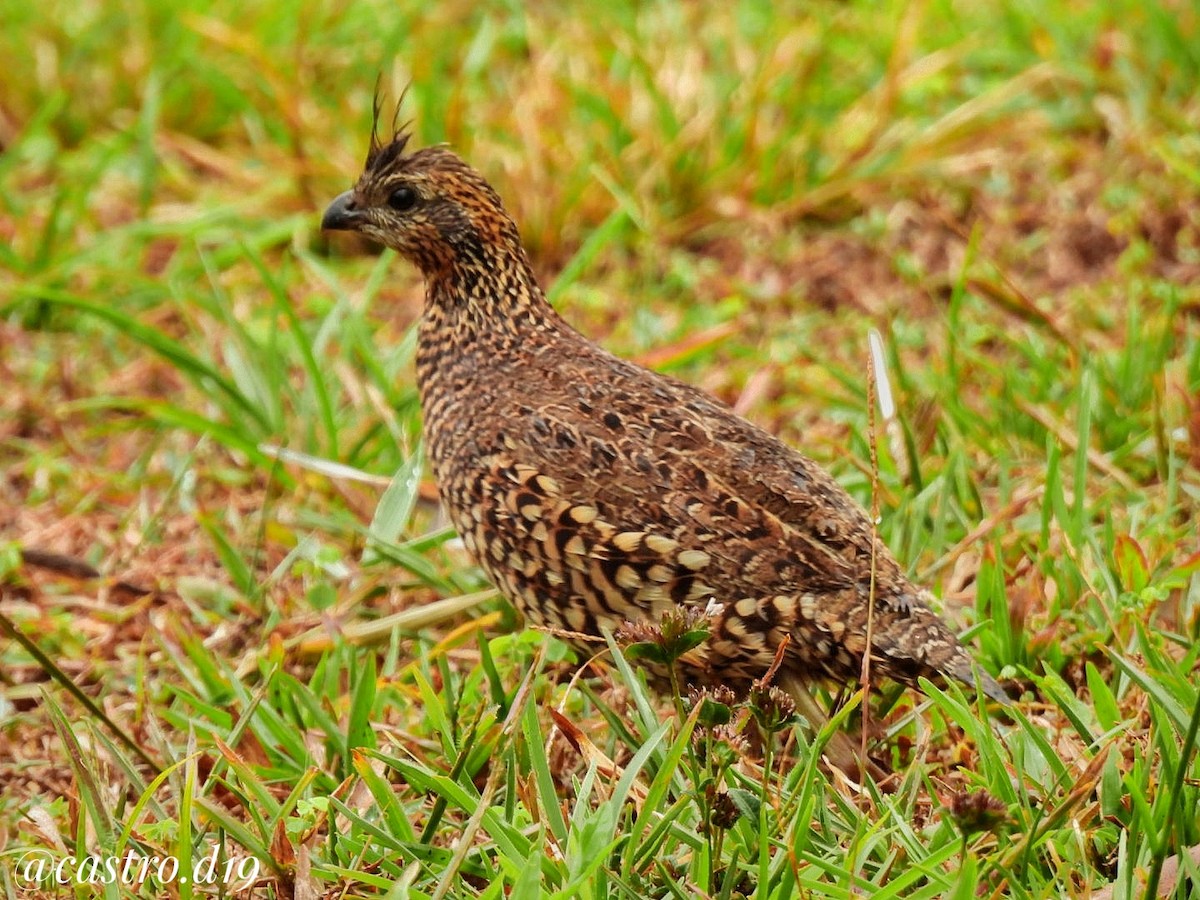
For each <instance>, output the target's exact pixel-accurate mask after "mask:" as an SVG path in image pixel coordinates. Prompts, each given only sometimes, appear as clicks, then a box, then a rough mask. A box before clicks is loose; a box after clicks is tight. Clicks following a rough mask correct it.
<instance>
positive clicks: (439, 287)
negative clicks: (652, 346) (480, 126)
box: [322, 133, 1006, 701]
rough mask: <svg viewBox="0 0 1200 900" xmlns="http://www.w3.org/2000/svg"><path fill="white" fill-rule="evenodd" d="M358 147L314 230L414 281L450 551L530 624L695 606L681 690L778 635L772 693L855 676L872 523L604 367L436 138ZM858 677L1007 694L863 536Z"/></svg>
mask: <svg viewBox="0 0 1200 900" xmlns="http://www.w3.org/2000/svg"><path fill="white" fill-rule="evenodd" d="M407 143H408V137H407V135H405V134H403V133H401V134H397V135H395V136H394V137H393V138H392V139H391V140H390V141H388V142H386V143H384V142H381V141H380V140H378V139H377V138H374V137H373V139H372V146H371V151H370V153H369V155H368V157H367V163H366V167H365V171H364V172H363V174H362V176H361V177H360V178H359V180H358V183H357V184H356V185H355V187H354V189H353V190H351V191H348V192H346V193H345V194H342V195H341V196H340V197H338V198H337V199H336V200H334V201H333V203H332V204H331V205H330V207H329V209H328V211H327V212H326V213H325V217H324V220H323V221H322V227H324V228H328V229H343V230H353V231H359V232H361V233H363V234H365V235H367V236H369V237H371V238H373V239H375V240H377V241H379V242H380V243H383V244H385V245H387V246H389V247H392V248H394V249H396V250H397V251H399V252H400V253H401V254H403V255H404V256H406V257H407V258H408V259H409V260H411V261H412V262H413V263H414V264H416V265H417V266H418V267H419V268H420V269H421V271H422V273H423V274H424V276H425V281H426V291H427V296H426V304H425V311H424V315H423V317H422V320H421V323H420V332H419V343H418V350H417V379H418V383H419V386H420V393H421V404H422V409H423V412H424V417H425V430H426V435H427V441H428V446H429V451H430V456H431V458H432V461H433V467H434V472H435V474H436V477H437V481H438V486H439V489H440V491H441V494H442V499H443V501H444V502H445V504H446V507H447V509H448V510H449V512H450V515H451V518H452V519H453V521H454V524H455V526H456V527H457V529H458V531H459V533H460V534H461V536H462V539H463V541H464V543H465V544H466V546H467V549H468V550H469V551H470V552H471V554H472V556H474V558H475V559H477V560H478V561H479V563H480V565H481V566H482V567H483V568H484V570H485V571H486V572H487V573H488V575H489V577H490V578H491V579H492V581H493V582H495V584H496V585H497V587H499V589H500V590H501V592H502V593H503V594H504V595H505V596H506V597H508V598H509V599H510V600H511V601H512V602H513V603H514V604H515V605H516V606H517V607H518V608H519V609H521V611H522V612H523V613H524V614H525V616H526V617H527V618H528V619H529V620H530V621H531V622H533V623H535V624H539V625H543V626H546V627H548V628H551V629H554V630H557V631H560V632H577V633H580V634H585V635H596V634H599V629H600V626H602V625H603V626H607V627H609V628H611V629H614V630H615V629H616V628H617V627H618V626H620V625H621V624H622V622H624V621H625V620H628V619H633V620H639V619H645V620H649V621H656V620H658V619H659V618H661V616H662V614H663V613H664V612H666V611H667V610H669V609H672V608H675V607H676V606H678V605H684V606H689V607H694V608H698V609H701V610H704V611H705V612H706V615H707V616H708V618H709V621H710V629H711V634H710V638H709V640H708V641H707V642H706V643H704V644H703V645H701V646H700V647H699V648H698V649H696V650H695V651H692V653H690V654H689V655H688V656H687V657H686V658H685V663H686V669H685V675H686V676H687V677H688V678H689V679H690V680H692V681H694V682H698V683H708V684H726V685H729V686H731V687H733V688H735V689H738V690H745V689H746V688H747V687H748V686H749V685H750V683H751V682H752V681H753V680H754V679H756V678H758V677H760V676H761V675H762V674H763V673H764V672H765V671H766V670H767V669H768V668H769V667H770V665H771V663H772V661H773V658H774V656H775V652H776V650H777V648H778V647H779V645H780V643H781V641H783V640H784V638H785V637H787V638H788V639H789V644H788V647H787V650H786V655H785V657H784V661H783V667H782V670H781V676H782V677H783V678H784V679H785V680H786V681H789V682H795V681H809V680H812V679H820V678H830V679H834V680H836V681H838V682H849V681H854V680H856V679H857V678H858V676H859V673H860V670H861V664H862V655H863V653H864V652H865V650H866V640H867V618H868V596H869V592H870V579H871V557H872V541H873V538H872V529H871V524H870V522H869V520H868V518H867V516H866V514H865V513H864V512H863V510H862V509H861V508H860V507H859V506H858V504H856V503H855V502H854V500H853V499H851V497H850V496H849V495H848V494H847V493H846V492H845V491H844V490H843V489H842V488H841V487H840V486H839V485H838V484H837V482H835V481H834V480H833V478H831V477H830V476H829V475H828V474H827V473H826V472H824V471H823V470H822V469H821V468H820V467H818V466H817V465H816V464H815V463H814V462H812V461H811V460H809V459H808V458H807V457H804V456H802V455H801V454H799V453H797V452H796V451H795V450H792V449H791V448H789V447H787V446H786V445H784V444H783V443H781V442H780V441H779V440H777V439H776V438H775V437H773V436H772V435H770V434H768V433H767V432H765V431H763V430H762V429H760V428H757V427H756V426H754V425H752V424H750V423H749V422H747V421H745V420H744V419H741V418H739V417H738V416H737V415H735V414H734V413H733V411H732V410H730V409H729V408H728V407H726V406H724V405H723V404H721V403H719V402H718V401H716V400H714V399H713V398H712V397H709V396H708V395H706V394H704V393H702V392H701V391H699V390H697V389H696V388H694V387H690V386H689V385H686V384H684V383H682V382H679V381H676V380H675V379H672V378H668V377H666V376H663V375H659V374H655V373H653V372H650V371H647V370H645V369H642V368H640V367H638V366H636V365H634V364H633V363H630V362H627V361H625V360H623V359H619V358H618V357H615V356H613V355H612V354H610V353H608V352H607V351H605V350H603V349H602V348H600V347H599V346H597V345H596V344H594V343H593V342H591V341H589V340H588V339H587V338H585V337H583V336H582V335H580V334H579V333H578V332H576V331H575V330H573V329H572V328H571V327H570V326H569V325H567V324H566V322H564V321H563V319H562V318H560V317H559V315H558V314H557V313H556V312H555V311H554V310H553V309H552V308H551V307H550V305H549V304H548V303H547V302H546V298H545V296H544V295H543V293H542V291H541V289H540V288H539V287H538V284H537V282H536V280H535V279H534V276H533V272H532V270H531V269H530V265H529V261H528V259H527V257H526V254H525V251H524V249H523V248H522V246H521V239H520V235H519V233H518V231H517V227H516V225H515V224H514V223H513V221H512V219H511V218H510V217H509V216H508V214H507V213H506V212H505V210H504V206H503V204H502V203H501V200H500V198H499V196H498V195H497V194H496V192H495V191H494V190H492V188H491V186H490V185H488V183H487V182H486V181H485V180H484V179H483V177H482V176H481V175H480V174H479V173H478V172H476V171H475V170H474V169H472V168H471V167H470V166H468V165H467V164H466V163H465V162H463V161H462V160H461V159H460V158H459V157H458V156H456V155H455V154H454V153H452V152H451V151H450V150H448V149H445V148H444V147H430V148H426V149H423V150H418V151H415V152H408V151H407ZM874 553H875V567H876V576H875V577H876V582H875V597H876V599H875V609H874V616H873V622H872V636H873V637H872V659H871V665H872V671H873V672H874V673H875V674H876V675H881V676H887V677H890V678H893V679H895V680H897V681H900V682H903V683H905V684H909V685H912V684H915V682H916V679H917V678H918V676H926V677H928V678H931V679H934V680H937V681H942V680H945V679H946V678H954V679H958V680H960V681H962V682H965V683H966V684H969V685H974V684H978V685H979V687H980V688H981V689H982V690H983V692H984V693H985V694H987V695H988V696H989V697H992V698H994V699H996V700H1001V701H1003V700H1006V697H1005V694H1004V692H1003V691H1002V690H1001V688H1000V686H999V685H998V684H997V683H996V682H995V681H994V680H993V679H992V678H991V677H990V676H989V675H987V674H986V673H984V672H982V671H980V672H979V674H978V680H977V678H976V674H975V672H974V670H973V667H972V663H971V657H970V656H969V654H968V653H967V651H966V650H965V649H964V647H963V646H962V645H961V644H960V643H959V641H958V640H957V638H956V637H955V636H954V634H953V633H952V632H951V631H950V630H949V629H948V628H947V627H946V625H945V624H944V623H943V622H942V621H941V619H939V618H938V616H937V615H936V614H935V613H933V612H932V611H931V609H930V607H929V602H928V601H929V599H930V597H929V594H928V592H926V591H924V590H922V589H920V588H918V587H916V586H915V585H913V584H912V583H911V582H910V581H909V580H908V578H907V577H906V576H905V574H904V572H903V570H902V569H901V568H900V566H899V565H898V563H897V562H896V560H895V558H894V557H893V556H892V554H891V553H889V552H888V550H887V548H886V547H884V546H883V544H882V543H881V542H878V541H875V543H874Z"/></svg>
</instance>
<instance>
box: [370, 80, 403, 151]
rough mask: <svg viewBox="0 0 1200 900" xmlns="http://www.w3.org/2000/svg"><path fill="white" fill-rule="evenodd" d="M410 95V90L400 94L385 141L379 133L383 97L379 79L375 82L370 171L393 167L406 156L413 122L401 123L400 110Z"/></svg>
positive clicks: (372, 104) (372, 107)
mask: <svg viewBox="0 0 1200 900" xmlns="http://www.w3.org/2000/svg"><path fill="white" fill-rule="evenodd" d="M407 95H408V88H405V89H404V90H403V92H401V94H400V99H399V100H397V101H396V106H395V107H394V108H393V110H392V122H391V125H390V126H389V128H388V132H390V136H389V137H388V138H387V139H386V140H384V138H383V137H382V136H381V135H380V132H379V120H380V117H381V116H382V115H383V102H384V101H383V95H382V93H381V92H380V89H379V79H378V78H376V80H375V96H374V99H373V100H372V102H371V146H370V148H369V149H368V150H367V163H366V168H367V170H368V171H377V170H379V169H383V168H387V167H388V166H390V165H392V163H394V162H395V161H396V160H397V159H399V158H400V157H401V156H403V155H404V148H405V146H406V145H407V144H408V139H409V137H410V136H411V134H410V132H409V126H410V125H411V124H412V123H411V122H404V123H402V124H397V123H399V122H400V110H401V108H403V106H404V98H405V97H406V96H407Z"/></svg>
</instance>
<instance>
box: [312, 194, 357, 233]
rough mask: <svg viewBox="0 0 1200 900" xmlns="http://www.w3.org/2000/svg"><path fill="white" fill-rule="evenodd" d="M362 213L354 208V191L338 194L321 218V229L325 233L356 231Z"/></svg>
mask: <svg viewBox="0 0 1200 900" xmlns="http://www.w3.org/2000/svg"><path fill="white" fill-rule="evenodd" d="M361 221H362V213H361V212H359V211H358V210H357V209H356V208H355V206H354V191H346V193H344V194H338V196H337V197H335V198H334V201H333V202H332V203H330V204H329V209H327V210H325V215H323V216H322V217H321V228H322V229H324V230H325V231H357V230H358V223H359V222H361Z"/></svg>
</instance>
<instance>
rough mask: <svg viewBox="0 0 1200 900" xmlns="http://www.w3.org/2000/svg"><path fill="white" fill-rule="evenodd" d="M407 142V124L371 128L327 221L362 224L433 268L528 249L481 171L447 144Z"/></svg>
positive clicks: (356, 227) (354, 227)
mask: <svg viewBox="0 0 1200 900" xmlns="http://www.w3.org/2000/svg"><path fill="white" fill-rule="evenodd" d="M376 123H378V107H377V108H376ZM408 143H409V134H408V132H406V131H405V130H403V129H399V130H394V131H393V133H392V135H391V138H390V139H387V140H382V139H380V136H379V132H378V127H375V128H372V130H371V147H370V150H369V151H368V153H367V162H366V165H365V166H364V168H363V173H362V175H360V176H359V179H358V183H357V184H355V185H354V187H353V189H351V190H349V191H346V193H344V194H341V195H340V196H338V197H337V198H335V199H334V201H333V202H332V203H330V204H329V208H328V209H327V210H325V216H324V217H323V218H322V219H321V227H322V228H325V229H331V230H335V231H357V232H359V233H361V234H363V235H365V236H367V237H369V238H372V239H373V240H376V241H378V242H379V243H381V244H384V245H385V246H388V247H391V248H392V249H394V250H397V251H399V252H400V253H401V254H402V255H404V256H405V257H407V258H408V259H409V260H411V261H412V262H413V263H415V264H416V265H417V266H418V267H419V268H420V269H421V270H422V271H423V272H424V273H425V275H427V276H430V275H437V274H439V273H442V272H445V271H446V270H448V269H450V268H452V267H454V266H455V265H458V264H466V265H472V264H476V265H478V264H486V262H487V260H486V257H487V256H488V255H489V254H494V253H496V252H501V253H516V254H517V255H518V256H520V255H521V254H522V253H523V251H522V250H521V242H520V236H519V234H518V232H517V228H516V226H515V225H514V224H513V222H512V220H511V219H510V218H509V216H508V214H507V213H506V212H505V210H504V205H503V203H502V202H501V200H500V197H499V196H498V195H497V194H496V192H495V191H494V190H493V189H492V187H491V185H489V184H488V183H487V181H486V180H484V178H483V176H482V175H480V174H479V173H478V172H476V171H475V170H474V169H473V168H471V167H470V166H469V165H467V164H466V163H465V162H463V160H462V159H461V158H460V157H459V156H457V155H456V154H455V153H454V152H452V151H451V150H450V149H448V148H447V147H445V146H435V147H426V148H425V149H422V150H416V151H414V152H407V147H408Z"/></svg>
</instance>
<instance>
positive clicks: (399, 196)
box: [388, 185, 417, 212]
mask: <svg viewBox="0 0 1200 900" xmlns="http://www.w3.org/2000/svg"><path fill="white" fill-rule="evenodd" d="M416 205H417V192H416V191H414V190H413V189H412V188H410V187H408V186H407V185H404V186H401V187H398V188H396V189H395V190H394V191H392V192H391V193H390V194H388V206H390V207H391V208H392V209H394V210H396V212H407V211H408V210H410V209H412V208H413V207H414V206H416Z"/></svg>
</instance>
